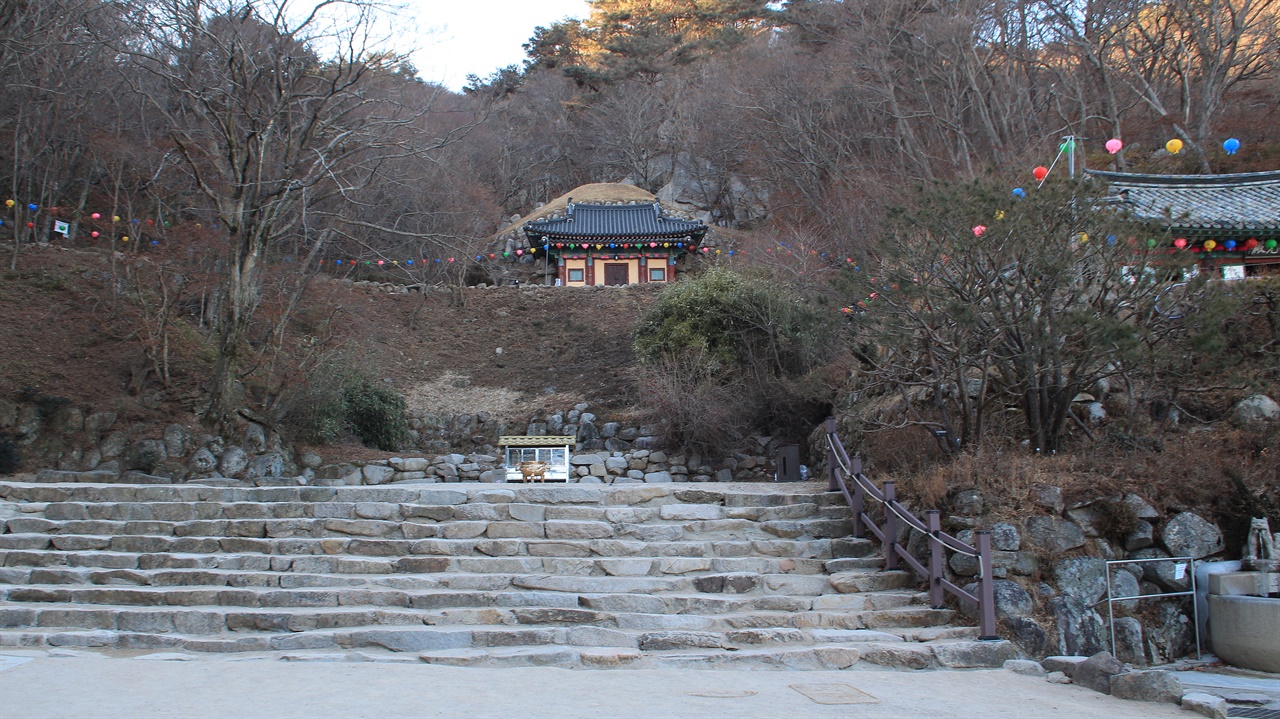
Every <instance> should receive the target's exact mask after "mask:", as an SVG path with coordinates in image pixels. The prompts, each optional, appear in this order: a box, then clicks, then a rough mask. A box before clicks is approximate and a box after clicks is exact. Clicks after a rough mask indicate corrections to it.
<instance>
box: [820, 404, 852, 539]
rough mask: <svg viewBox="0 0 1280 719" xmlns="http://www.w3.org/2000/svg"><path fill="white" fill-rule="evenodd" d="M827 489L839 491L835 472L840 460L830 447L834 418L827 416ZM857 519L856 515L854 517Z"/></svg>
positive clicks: (834, 428)
mask: <svg viewBox="0 0 1280 719" xmlns="http://www.w3.org/2000/svg"><path fill="white" fill-rule="evenodd" d="M826 424H827V428H826V429H827V491H828V492H839V491H840V482H839V480H837V479H836V472H837V471H839V469H838V468H839V466H840V460H839V459H837V458H836V451H835V449H833V448H832V447H831V436H832V435H833V434H835V433H836V418H835V417H827V422H826ZM854 521H857V517H855V518H854Z"/></svg>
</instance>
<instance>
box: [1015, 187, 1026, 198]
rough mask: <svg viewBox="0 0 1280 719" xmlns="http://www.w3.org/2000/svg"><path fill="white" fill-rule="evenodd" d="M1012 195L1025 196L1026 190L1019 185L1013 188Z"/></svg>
mask: <svg viewBox="0 0 1280 719" xmlns="http://www.w3.org/2000/svg"><path fill="white" fill-rule="evenodd" d="M1013 196H1014V197H1026V196H1027V191H1026V190H1024V189H1022V188H1021V187H1015V188H1013Z"/></svg>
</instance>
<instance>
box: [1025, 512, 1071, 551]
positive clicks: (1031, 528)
mask: <svg viewBox="0 0 1280 719" xmlns="http://www.w3.org/2000/svg"><path fill="white" fill-rule="evenodd" d="M1026 527H1027V531H1026V535H1025V536H1026V540H1027V541H1028V542H1030V543H1031V544H1033V545H1035V546H1037V547H1040V548H1041V549H1047V550H1049V551H1050V552H1053V553H1055V554H1061V553H1062V552H1065V551H1067V550H1069V549H1075V548H1076V547H1080V546H1083V545H1084V542H1085V537H1084V532H1083V531H1081V529H1080V527H1079V526H1077V525H1076V524H1073V523H1072V522H1068V521H1066V520H1064V519H1059V518H1057V517H1043V516H1035V517H1031V518H1030V519H1028V520H1027V524H1026Z"/></svg>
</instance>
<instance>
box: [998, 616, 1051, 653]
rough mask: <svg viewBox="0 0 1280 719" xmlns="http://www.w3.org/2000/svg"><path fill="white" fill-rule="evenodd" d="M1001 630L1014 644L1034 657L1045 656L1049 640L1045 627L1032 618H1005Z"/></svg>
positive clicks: (1002, 620)
mask: <svg viewBox="0 0 1280 719" xmlns="http://www.w3.org/2000/svg"><path fill="white" fill-rule="evenodd" d="M1000 628H1001V629H1003V630H1004V633H1005V634H1007V635H1008V637H1009V638H1010V639H1012V640H1013V643H1014V644H1017V645H1018V646H1019V647H1022V651H1024V652H1026V653H1027V654H1029V655H1031V656H1033V657H1038V656H1041V655H1043V654H1044V652H1045V650H1046V649H1048V639H1049V638H1048V635H1046V634H1045V631H1044V627H1042V626H1040V625H1039V623H1037V622H1036V620H1034V619H1032V618H1031V617H1005V618H1003V619H1001V620H1000Z"/></svg>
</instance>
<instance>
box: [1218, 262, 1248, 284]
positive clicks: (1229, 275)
mask: <svg viewBox="0 0 1280 719" xmlns="http://www.w3.org/2000/svg"><path fill="white" fill-rule="evenodd" d="M1222 279H1224V280H1243V279H1244V265H1223V266H1222Z"/></svg>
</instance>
